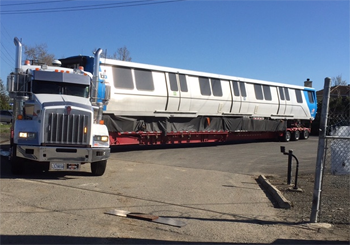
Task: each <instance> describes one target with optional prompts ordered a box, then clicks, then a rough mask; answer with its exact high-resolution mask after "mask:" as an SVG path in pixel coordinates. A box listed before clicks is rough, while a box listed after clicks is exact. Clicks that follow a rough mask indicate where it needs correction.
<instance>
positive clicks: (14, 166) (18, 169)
mask: <svg viewBox="0 0 350 245" xmlns="http://www.w3.org/2000/svg"><path fill="white" fill-rule="evenodd" d="M16 150H17V145H16V144H13V145H12V147H11V152H10V159H9V160H10V164H11V172H12V174H23V167H24V166H23V163H22V162H21V159H20V158H18V157H17V156H16Z"/></svg>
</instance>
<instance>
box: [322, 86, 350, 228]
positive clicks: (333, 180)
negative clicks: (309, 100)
mask: <svg viewBox="0 0 350 245" xmlns="http://www.w3.org/2000/svg"><path fill="white" fill-rule="evenodd" d="M349 88H350V87H349ZM348 90H349V89H348ZM349 91H350V90H349ZM321 189H322V192H321V198H320V212H319V217H318V218H319V222H325V223H331V224H348V225H350V96H349V92H347V94H345V95H339V94H337V95H336V96H334V95H333V96H332V88H331V90H330V97H329V104H328V116H327V128H326V135H325V144H324V169H323V179H322V188H321Z"/></svg>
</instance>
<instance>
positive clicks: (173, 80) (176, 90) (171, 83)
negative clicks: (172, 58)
mask: <svg viewBox="0 0 350 245" xmlns="http://www.w3.org/2000/svg"><path fill="white" fill-rule="evenodd" d="M165 77H166V81H167V88H168V101H167V105H166V108H165V110H166V111H169V112H177V111H178V110H179V106H180V98H181V90H180V82H179V78H178V77H179V75H178V74H176V73H170V72H169V73H166V74H165Z"/></svg>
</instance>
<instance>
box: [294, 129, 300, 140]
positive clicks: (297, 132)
mask: <svg viewBox="0 0 350 245" xmlns="http://www.w3.org/2000/svg"><path fill="white" fill-rule="evenodd" d="M299 138H300V132H299V131H298V130H296V131H294V133H293V135H292V140H294V141H297V140H299Z"/></svg>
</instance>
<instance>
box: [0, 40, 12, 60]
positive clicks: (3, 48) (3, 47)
mask: <svg viewBox="0 0 350 245" xmlns="http://www.w3.org/2000/svg"><path fill="white" fill-rule="evenodd" d="M0 43H1V46H2V49H1V50H5V51H6V53H7V54H8V55H9V56H10V58H11V59H12V60H13V61H15V59H14V58H13V57H12V55H11V54H10V53H9V52H8V51H7V49H6V48H5V46H4V45H3V44H2V42H0ZM4 54H5V53H4Z"/></svg>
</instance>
